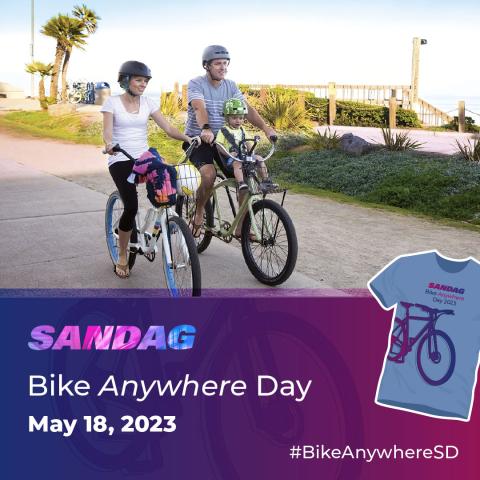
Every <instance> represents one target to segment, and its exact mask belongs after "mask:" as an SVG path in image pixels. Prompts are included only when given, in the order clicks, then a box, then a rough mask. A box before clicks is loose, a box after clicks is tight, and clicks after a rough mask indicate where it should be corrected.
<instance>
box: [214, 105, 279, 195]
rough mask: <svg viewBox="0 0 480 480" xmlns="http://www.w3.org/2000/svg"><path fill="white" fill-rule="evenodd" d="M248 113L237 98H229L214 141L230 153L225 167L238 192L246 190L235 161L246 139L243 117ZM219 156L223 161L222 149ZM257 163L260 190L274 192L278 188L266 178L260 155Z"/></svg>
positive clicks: (239, 166) (240, 165)
mask: <svg viewBox="0 0 480 480" xmlns="http://www.w3.org/2000/svg"><path fill="white" fill-rule="evenodd" d="M247 113H248V110H247V106H246V105H245V104H244V103H243V102H242V100H239V99H238V98H230V99H229V100H227V101H226V102H225V103H224V104H223V115H224V117H225V125H224V126H223V127H222V128H221V129H220V130H219V131H218V133H217V137H216V139H215V141H216V142H217V143H219V144H221V145H223V147H225V149H226V150H227V151H228V152H229V153H230V156H229V157H228V158H226V165H227V167H228V168H229V169H230V168H233V175H234V177H235V180H236V181H237V186H238V190H239V191H242V190H246V189H248V186H247V184H246V183H245V179H244V178H243V171H242V162H240V161H239V160H237V158H238V156H239V153H240V142H241V141H242V140H245V138H248V136H247V135H246V132H245V130H244V128H243V126H242V125H243V123H244V121H245V115H246V114H247ZM218 151H219V154H220V156H221V157H222V158H224V159H225V152H224V151H223V150H222V149H218ZM255 160H256V161H257V171H258V173H259V177H260V179H261V183H260V187H261V188H262V190H266V191H268V190H274V189H275V188H277V187H278V185H277V184H276V183H273V182H272V180H271V178H270V177H269V176H268V171H267V167H266V166H265V161H264V160H263V158H262V157H261V156H260V155H255Z"/></svg>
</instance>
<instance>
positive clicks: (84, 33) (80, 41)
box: [62, 4, 100, 102]
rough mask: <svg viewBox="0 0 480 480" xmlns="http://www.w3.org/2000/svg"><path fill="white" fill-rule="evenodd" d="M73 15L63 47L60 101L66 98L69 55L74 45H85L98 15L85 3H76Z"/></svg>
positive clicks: (94, 29) (93, 29) (94, 30)
mask: <svg viewBox="0 0 480 480" xmlns="http://www.w3.org/2000/svg"><path fill="white" fill-rule="evenodd" d="M73 16H74V18H72V17H68V18H69V28H68V35H67V42H66V47H65V56H64V59H63V65H62V101H63V102H65V101H66V100H67V71H68V66H69V62H70V56H71V55H72V50H73V48H74V47H76V48H81V49H82V50H83V46H84V45H86V43H87V42H86V41H85V38H87V37H88V36H89V35H91V34H92V33H95V32H96V30H97V22H98V20H100V17H99V16H98V15H97V14H96V13H95V11H94V10H91V9H90V8H88V7H87V6H86V5H85V4H82V5H81V6H79V5H76V6H75V7H74V8H73Z"/></svg>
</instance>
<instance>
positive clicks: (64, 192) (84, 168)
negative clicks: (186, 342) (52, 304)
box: [0, 133, 480, 295]
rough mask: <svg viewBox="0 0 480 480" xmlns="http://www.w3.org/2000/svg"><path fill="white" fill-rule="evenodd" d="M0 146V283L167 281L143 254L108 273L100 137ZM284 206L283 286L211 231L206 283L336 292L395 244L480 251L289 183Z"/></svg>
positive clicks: (88, 285) (463, 238)
mask: <svg viewBox="0 0 480 480" xmlns="http://www.w3.org/2000/svg"><path fill="white" fill-rule="evenodd" d="M0 146H1V147H0V199H1V201H0V229H1V231H2V232H4V242H3V246H2V247H1V248H0V289H1V288H84V289H99V288H114V289H117V288H118V289H122V290H126V289H138V288H151V287H154V286H156V287H160V288H161V287H162V286H164V283H163V282H164V280H163V274H162V271H161V266H160V263H159V262H155V263H153V264H150V263H148V262H146V261H145V260H144V259H143V258H140V259H139V261H138V264H137V265H136V266H135V269H134V271H133V274H132V276H131V278H130V279H128V280H127V281H124V280H121V279H119V278H116V277H115V276H114V275H113V272H112V264H111V262H110V259H109V257H108V253H107V249H106V245H105V233H104V208H105V202H106V199H107V194H109V193H110V192H111V191H112V190H113V189H114V185H113V182H112V180H111V178H110V176H109V174H108V171H107V168H106V158H105V157H104V156H103V155H102V154H101V147H95V146H91V145H74V144H64V143H61V142H57V141H52V140H41V139H33V138H19V137H18V136H15V137H14V136H9V135H5V134H3V133H0ZM143 196H144V193H143V189H140V197H143ZM285 206H286V208H287V210H288V212H289V214H290V216H291V218H292V220H293V223H294V225H295V227H296V230H297V237H298V243H299V256H298V261H297V266H296V269H295V273H294V275H292V277H291V278H290V279H289V280H288V281H287V282H286V283H285V284H284V285H282V288H280V289H279V288H275V289H273V288H265V287H263V286H262V285H261V284H260V283H258V282H257V281H256V280H255V279H254V278H253V277H252V275H251V274H250V272H249V271H248V269H247V267H246V265H245V262H244V260H243V257H242V254H241V250H240V248H239V245H238V242H232V243H231V244H229V245H226V244H224V243H222V242H220V241H218V240H216V239H214V241H213V242H212V245H211V247H209V249H208V250H207V251H206V252H205V253H204V254H202V255H201V266H202V275H203V285H204V287H205V288H211V289H224V288H235V289H236V290H235V291H237V290H238V289H252V288H255V289H261V291H262V295H272V294H273V295H275V294H289V295H291V294H298V293H297V292H298V291H299V289H311V292H312V294H315V295H318V294H319V290H318V289H319V288H322V292H323V293H321V294H332V291H331V290H327V289H329V288H330V289H332V288H333V289H336V290H335V292H334V294H335V295H338V294H343V293H342V290H349V289H355V288H363V289H365V287H366V284H367V281H368V279H369V278H371V277H372V276H373V275H374V274H375V273H377V272H378V271H379V270H380V269H381V268H382V267H383V266H385V265H386V264H387V263H388V262H389V261H390V260H392V259H393V258H395V257H396V256H398V255H401V254H405V253H412V252H418V251H422V250H430V249H433V248H437V249H439V250H440V251H441V252H442V253H443V254H444V255H447V256H450V257H454V258H464V257H467V256H469V255H473V256H475V257H477V258H480V234H479V233H477V232H473V231H468V230H463V229H458V228H453V227H448V226H445V225H440V224H438V223H436V222H432V221H429V220H426V219H421V218H418V217H414V216H408V215H398V214H395V213H391V212H386V211H382V210H377V209H371V208H364V207H360V206H357V205H348V204H343V203H338V202H335V201H332V200H328V199H323V198H318V197H313V196H309V195H293V194H291V193H289V194H288V195H287V198H286V204H285ZM259 292H260V290H259ZM349 293H350V292H349ZM303 294H305V291H303Z"/></svg>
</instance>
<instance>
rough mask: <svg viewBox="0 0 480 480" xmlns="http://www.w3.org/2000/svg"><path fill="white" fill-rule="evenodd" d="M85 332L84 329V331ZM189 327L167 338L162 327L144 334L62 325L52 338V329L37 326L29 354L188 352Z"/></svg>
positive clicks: (122, 327) (181, 327) (190, 343)
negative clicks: (64, 349)
mask: <svg viewBox="0 0 480 480" xmlns="http://www.w3.org/2000/svg"><path fill="white" fill-rule="evenodd" d="M84 329H85V327H84ZM195 334H196V330H195V327H194V326H193V325H178V326H176V327H173V328H172V329H171V330H170V331H169V332H168V334H167V332H166V330H165V327H164V326H161V325H160V326H157V325H152V326H150V327H148V329H147V331H146V332H145V333H142V330H141V329H140V328H139V327H137V326H135V325H106V326H103V327H102V326H100V325H88V326H87V327H86V329H85V332H84V334H83V335H82V331H81V329H80V327H79V326H78V325H65V326H64V327H63V328H62V330H61V331H60V333H59V334H58V335H56V333H55V327H54V326H53V325H39V326H38V327H35V328H34V329H33V330H32V332H31V337H32V341H31V342H28V346H29V347H30V348H31V349H32V350H48V349H52V350H62V349H63V348H66V349H70V350H133V349H136V350H148V349H154V350H167V349H169V350H188V349H190V348H192V347H193V343H194V341H195Z"/></svg>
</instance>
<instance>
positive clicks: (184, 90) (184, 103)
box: [182, 85, 188, 110]
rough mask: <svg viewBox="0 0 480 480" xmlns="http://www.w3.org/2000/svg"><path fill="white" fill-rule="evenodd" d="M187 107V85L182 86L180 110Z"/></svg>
mask: <svg viewBox="0 0 480 480" xmlns="http://www.w3.org/2000/svg"><path fill="white" fill-rule="evenodd" d="M187 107H188V96H187V85H182V110H186V109H187Z"/></svg>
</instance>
